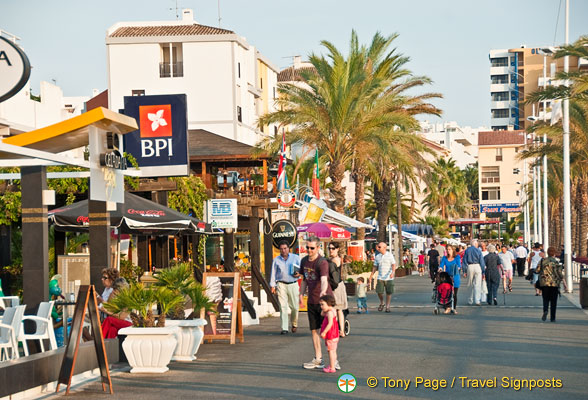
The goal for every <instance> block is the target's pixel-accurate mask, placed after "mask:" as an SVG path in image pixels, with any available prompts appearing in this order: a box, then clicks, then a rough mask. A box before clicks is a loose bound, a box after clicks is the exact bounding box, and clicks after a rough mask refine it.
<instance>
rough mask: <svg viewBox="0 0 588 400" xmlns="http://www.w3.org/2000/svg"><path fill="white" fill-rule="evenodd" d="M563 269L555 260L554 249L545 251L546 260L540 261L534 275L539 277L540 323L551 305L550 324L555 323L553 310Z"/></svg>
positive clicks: (555, 305)
mask: <svg viewBox="0 0 588 400" xmlns="http://www.w3.org/2000/svg"><path fill="white" fill-rule="evenodd" d="M562 270H563V267H562V265H561V264H560V263H559V261H557V259H556V258H555V247H550V248H548V249H547V258H544V259H542V260H541V261H540V262H539V264H537V268H536V269H535V273H537V275H539V286H540V287H541V295H542V296H543V316H542V317H541V320H542V321H545V320H546V319H547V311H548V308H549V304H550V303H551V318H550V321H551V322H555V310H556V308H557V296H559V284H560V283H561V281H562V280H563V272H562Z"/></svg>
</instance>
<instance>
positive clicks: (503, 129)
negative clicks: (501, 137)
mask: <svg viewBox="0 0 588 400" xmlns="http://www.w3.org/2000/svg"><path fill="white" fill-rule="evenodd" d="M506 128H507V126H506V125H496V126H493V127H492V130H493V131H505V130H506Z"/></svg>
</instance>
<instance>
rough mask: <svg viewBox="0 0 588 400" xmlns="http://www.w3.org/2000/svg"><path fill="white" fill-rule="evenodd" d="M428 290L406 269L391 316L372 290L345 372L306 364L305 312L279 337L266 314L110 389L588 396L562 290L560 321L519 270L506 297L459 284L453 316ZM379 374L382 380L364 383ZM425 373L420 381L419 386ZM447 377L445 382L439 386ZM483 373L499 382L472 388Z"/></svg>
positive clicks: (94, 389) (87, 395)
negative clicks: (439, 309)
mask: <svg viewBox="0 0 588 400" xmlns="http://www.w3.org/2000/svg"><path fill="white" fill-rule="evenodd" d="M431 289H432V286H431V283H430V280H429V279H428V278H426V277H419V276H411V277H404V278H399V279H397V280H396V292H395V294H394V296H393V308H392V312H391V313H389V314H387V313H383V312H378V311H377V309H376V308H377V305H378V300H377V297H376V295H375V294H374V293H373V292H370V294H369V296H368V304H369V306H370V313H369V314H367V315H365V314H362V315H357V314H355V308H353V309H351V314H350V316H349V319H350V321H351V325H352V332H351V335H350V336H348V337H346V338H343V339H341V341H340V343H339V350H338V354H339V360H340V363H341V366H342V369H341V371H339V372H340V373H337V374H325V373H323V372H322V371H319V370H305V369H303V368H302V363H304V362H306V361H310V359H311V358H312V357H313V351H312V344H311V339H310V332H309V331H308V321H307V318H306V314H305V313H302V315H301V318H300V321H301V322H300V327H299V329H298V332H297V333H296V334H288V335H280V328H279V318H266V319H262V320H261V325H259V326H252V327H246V329H245V343H242V344H235V345H232V346H231V345H229V344H226V343H213V344H203V345H202V346H201V347H200V350H199V352H198V359H197V360H196V361H194V362H191V363H179V362H173V363H171V364H170V371H169V372H167V373H165V374H158V375H147V374H130V373H128V372H114V373H113V377H112V380H113V385H114V392H115V394H114V395H113V396H108V398H113V399H126V400H131V399H162V398H169V399H194V398H202V399H231V398H239V399H254V398H274V399H278V398H284V399H290V398H292V399H294V398H295V399H316V398H324V399H330V398H341V397H342V396H348V397H350V398H364V399H400V398H407V399H419V398H423V399H429V398H434V399H437V398H456V399H471V398H476V399H486V398H487V399H536V398H541V399H542V400H543V399H586V398H588V393H587V391H586V382H587V381H588V316H587V315H586V313H584V312H583V311H582V310H580V309H578V308H576V307H575V306H574V305H573V304H572V303H571V302H570V301H569V300H568V299H567V298H566V297H564V296H562V297H561V298H560V299H559V305H558V312H557V322H556V323H550V322H549V320H548V321H547V322H542V321H541V320H540V317H541V314H542V301H541V297H536V296H534V295H533V288H532V287H531V285H529V283H528V282H527V281H525V280H524V279H523V278H515V281H514V290H513V292H512V293H509V294H506V295H504V296H503V294H502V293H501V291H500V293H499V297H498V302H499V305H498V306H488V305H482V306H481V307H476V306H469V305H468V304H467V297H468V296H469V292H470V288H468V287H465V286H463V287H462V288H460V291H459V293H458V299H459V304H458V308H457V311H458V314H457V315H433V304H432V303H431ZM573 296H576V297H577V296H578V294H577V292H576V293H574V294H573ZM351 305H353V306H354V305H355V301H353V299H350V306H351ZM323 349H324V347H323ZM323 352H324V355H325V357H326V351H325V350H323ZM343 373H350V374H353V376H354V377H355V378H356V382H357V387H356V389H355V390H354V391H353V392H352V393H348V394H345V393H342V392H341V391H340V390H339V389H338V388H337V381H338V377H339V375H340V374H343ZM371 377H375V378H376V380H377V386H376V387H373V388H372V387H368V385H367V382H368V379H371V380H370V382H373V378H371ZM494 378H496V381H494ZM399 379H404V380H409V381H410V383H409V386H408V389H406V390H405V388H399V387H397V384H399V383H400V382H399V381H398V380H399ZM417 379H419V380H420V379H422V381H419V382H418V385H417V381H416V380H417ZM427 379H428V380H429V381H426V380H427ZM442 379H444V380H445V381H446V385H447V386H448V387H447V388H442V387H438V388H437V390H434V388H435V386H436V385H437V384H439V385H442V382H441V381H440V380H442ZM466 379H472V380H470V381H467V380H466ZM475 379H478V380H475ZM487 379H490V381H489V384H494V383H496V385H497V386H498V387H496V388H492V387H485V388H480V387H474V386H475V385H481V383H482V380H487ZM525 379H526V380H534V381H533V382H539V383H541V384H545V382H546V381H549V382H550V383H552V382H553V379H555V380H559V381H556V382H561V386H562V387H560V388H534V389H532V390H530V389H529V388H528V387H524V388H520V389H519V390H516V384H517V383H520V381H519V380H525ZM523 383H524V382H523ZM527 383H528V381H527ZM452 384H453V387H451V385H452ZM468 384H469V387H467V386H468ZM487 384H488V383H486V385H487ZM506 384H508V386H507V387H502V385H506ZM404 385H406V384H404ZM513 386H515V387H513ZM60 396H62V395H59V397H60ZM105 396H106V395H104V394H103V393H102V391H101V386H100V384H99V383H97V382H90V383H87V384H84V385H81V386H79V387H76V388H74V389H73V393H72V395H71V396H70V397H72V398H84V399H95V398H104V397H105ZM57 397H58V396H50V398H57Z"/></svg>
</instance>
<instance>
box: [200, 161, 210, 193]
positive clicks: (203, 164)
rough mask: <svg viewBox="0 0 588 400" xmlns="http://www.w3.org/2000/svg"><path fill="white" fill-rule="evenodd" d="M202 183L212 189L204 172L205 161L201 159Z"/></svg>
mask: <svg viewBox="0 0 588 400" xmlns="http://www.w3.org/2000/svg"><path fill="white" fill-rule="evenodd" d="M202 183H204V186H206V188H207V189H212V186H211V185H209V183H208V175H207V174H206V161H202Z"/></svg>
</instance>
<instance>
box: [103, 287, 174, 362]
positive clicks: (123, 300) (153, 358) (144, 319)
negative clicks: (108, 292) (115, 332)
mask: <svg viewBox="0 0 588 400" xmlns="http://www.w3.org/2000/svg"><path fill="white" fill-rule="evenodd" d="M182 301H183V298H182V297H181V296H178V295H177V294H175V293H174V292H172V291H171V290H169V289H167V288H163V287H159V288H156V287H153V288H146V287H145V286H143V284H142V283H133V284H131V285H130V286H129V287H127V288H123V289H121V290H120V291H119V292H118V293H117V295H116V296H114V297H113V298H112V299H111V300H110V301H108V302H106V303H104V308H106V310H108V311H110V312H112V313H117V314H119V313H121V312H127V313H129V314H130V318H131V321H132V323H133V326H132V327H129V328H123V329H121V330H120V331H119V334H120V335H125V336H126V339H125V341H124V343H123V351H124V353H125V356H126V357H127V360H128V361H129V364H130V366H131V367H132V369H131V373H141V372H147V373H162V372H166V371H168V370H169V368H168V367H167V365H168V364H169V362H170V361H171V357H172V355H173V353H174V350H175V348H176V344H177V340H176V338H175V337H174V331H173V329H171V328H166V327H165V322H166V318H165V315H166V314H167V313H168V312H169V311H170V310H171V309H172V308H174V307H176V306H177V305H178V304H179V303H181V302H182ZM157 308H159V310H160V313H159V315H158V316H157V317H156V315H155V314H154V312H153V310H154V309H157Z"/></svg>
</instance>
